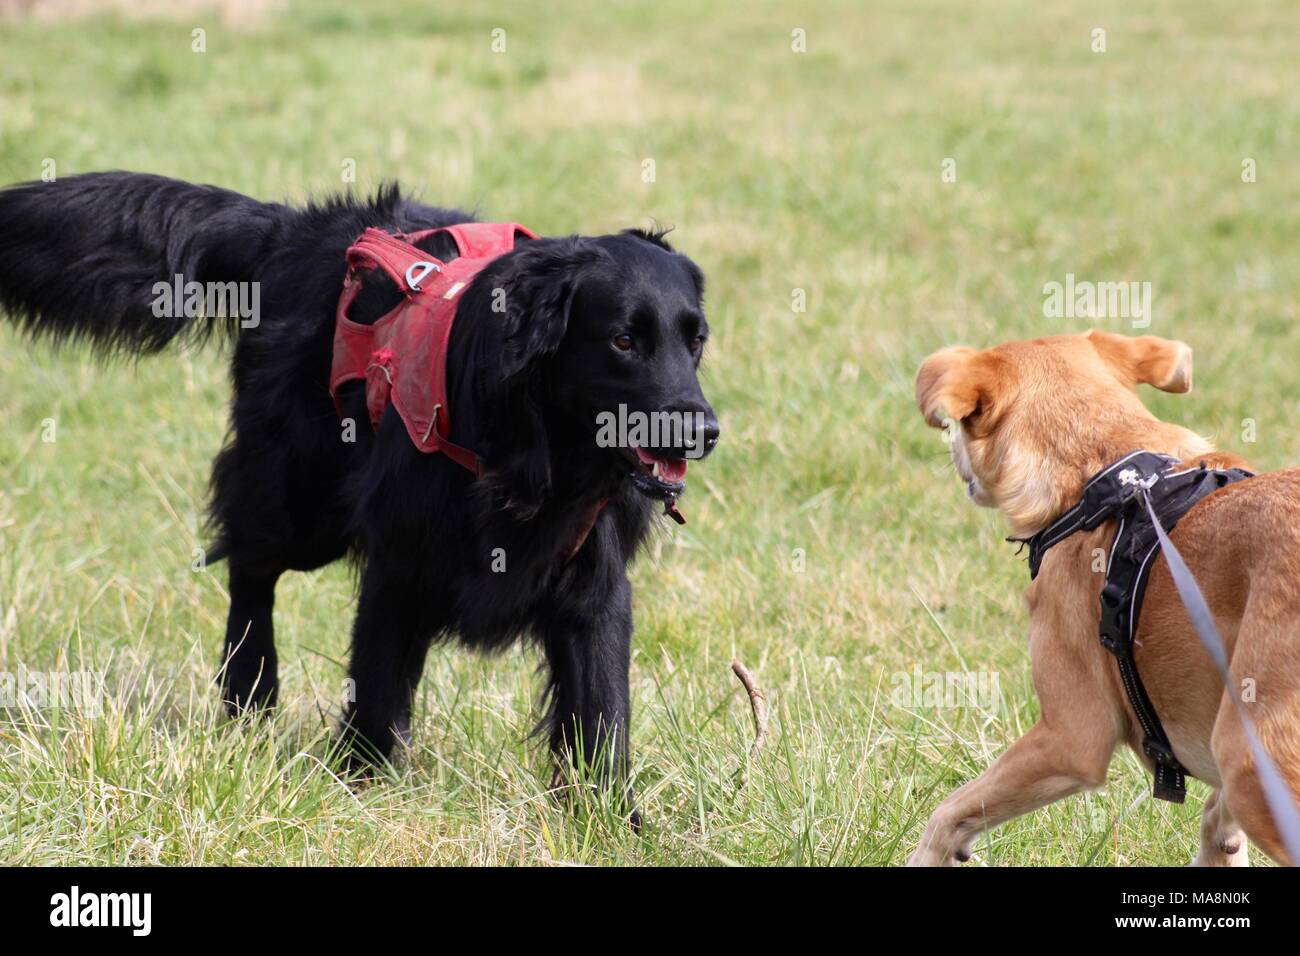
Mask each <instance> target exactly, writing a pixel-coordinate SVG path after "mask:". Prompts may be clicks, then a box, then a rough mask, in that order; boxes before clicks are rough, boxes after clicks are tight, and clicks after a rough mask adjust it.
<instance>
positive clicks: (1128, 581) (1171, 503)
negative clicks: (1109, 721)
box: [1008, 451, 1254, 803]
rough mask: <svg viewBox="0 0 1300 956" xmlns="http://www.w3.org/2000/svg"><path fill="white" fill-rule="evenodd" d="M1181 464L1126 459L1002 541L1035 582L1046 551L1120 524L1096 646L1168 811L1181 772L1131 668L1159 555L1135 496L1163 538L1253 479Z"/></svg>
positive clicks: (1179, 798) (1150, 457)
mask: <svg viewBox="0 0 1300 956" xmlns="http://www.w3.org/2000/svg"><path fill="white" fill-rule="evenodd" d="M1180 464H1181V463H1180V462H1179V461H1178V459H1176V458H1173V457H1171V456H1169V455H1158V454H1155V453H1153V452H1149V451H1135V452H1130V453H1129V454H1127V455H1125V456H1124V457H1123V458H1121V459H1120V460H1119V461H1117V462H1115V463H1113V464H1112V465H1110V466H1109V467H1107V468H1105V469H1104V470H1102V471H1100V472H1098V473H1097V474H1096V475H1095V476H1093V478H1092V479H1090V480H1089V482H1088V483H1087V484H1086V485H1084V487H1083V498H1082V499H1081V500H1080V501H1079V503H1078V504H1077V505H1075V506H1074V507H1073V508H1071V509H1070V510H1069V511H1067V512H1066V513H1065V514H1063V515H1061V517H1059V518H1057V519H1056V521H1054V522H1052V524H1050V525H1049V526H1048V527H1046V528H1044V529H1043V530H1042V531H1040V532H1038V534H1036V535H1034V536H1033V537H1032V538H1009V539H1008V540H1010V541H1018V542H1021V543H1023V544H1028V545H1029V576H1030V578H1031V579H1032V578H1036V577H1037V576H1038V569H1039V566H1040V565H1041V564H1042V562H1043V555H1044V554H1046V553H1047V549H1048V548H1050V547H1052V545H1054V544H1059V543H1060V542H1061V541H1064V540H1065V539H1066V538H1068V537H1069V536H1070V535H1072V534H1074V533H1075V532H1076V531H1091V530H1093V529H1094V528H1097V527H1099V526H1100V525H1101V524H1102V523H1103V522H1106V521H1109V520H1110V519H1112V518H1117V519H1119V529H1118V530H1117V531H1116V532H1115V541H1114V543H1113V544H1112V545H1111V548H1110V558H1109V560H1108V562H1107V564H1106V585H1105V587H1103V588H1102V591H1101V626H1100V631H1101V644H1102V647H1104V648H1106V650H1108V651H1110V652H1111V653H1112V654H1114V655H1115V659H1116V661H1118V662H1119V673H1120V677H1121V678H1122V679H1123V681H1124V690H1125V692H1126V693H1127V694H1128V700H1129V704H1131V705H1132V707H1133V712H1134V713H1135V714H1136V715H1137V718H1138V721H1139V723H1141V725H1142V731H1143V733H1144V734H1145V735H1146V736H1145V738H1144V739H1143V741H1142V752H1143V753H1145V754H1146V755H1147V756H1148V757H1150V758H1151V760H1152V762H1153V763H1154V764H1155V797H1156V799H1158V800H1168V801H1170V802H1172V803H1182V802H1183V798H1184V797H1185V796H1186V788H1187V784H1186V775H1187V771H1186V770H1185V769H1184V768H1183V765H1182V764H1181V763H1179V762H1178V758H1177V757H1176V756H1174V751H1173V748H1172V747H1171V746H1170V744H1169V738H1168V737H1167V736H1166V735H1165V731H1164V728H1163V727H1162V726H1161V725H1160V718H1159V717H1157V716H1156V712H1155V708H1154V707H1152V705H1151V698H1150V697H1148V696H1147V692H1146V688H1145V687H1144V686H1143V685H1142V678H1141V677H1139V676H1138V671H1137V665H1136V663H1135V662H1134V660H1133V641H1134V637H1135V635H1136V634H1137V625H1138V615H1139V614H1140V613H1141V611H1142V596H1143V594H1144V593H1145V592H1146V586H1147V578H1148V577H1149V576H1150V573H1151V567H1152V565H1153V564H1154V563H1155V557H1156V554H1157V553H1158V552H1159V550H1160V542H1159V540H1158V539H1157V537H1156V529H1155V527H1154V526H1153V525H1152V523H1151V518H1150V516H1149V514H1148V512H1147V509H1146V508H1145V506H1144V501H1143V494H1142V493H1143V492H1144V491H1145V497H1146V499H1147V500H1149V501H1150V503H1151V506H1152V509H1153V510H1154V511H1155V513H1156V516H1157V517H1158V518H1159V519H1160V524H1161V527H1162V528H1163V529H1164V530H1165V531H1166V532H1168V531H1171V530H1173V527H1174V525H1176V524H1177V523H1178V519H1180V518H1181V517H1182V516H1183V515H1185V514H1186V513H1187V512H1188V511H1190V510H1191V508H1192V506H1193V505H1195V504H1196V503H1197V502H1198V501H1200V500H1201V499H1202V498H1204V497H1205V496H1206V495H1209V494H1211V493H1212V492H1215V491H1218V490H1219V489H1220V488H1222V487H1224V486H1226V485H1230V484H1232V483H1233V482H1234V481H1241V480H1242V479H1244V478H1252V477H1254V475H1253V473H1252V472H1249V471H1244V470H1243V469H1241V468H1231V469H1227V470H1215V469H1211V468H1207V467H1206V466H1205V464H1204V463H1203V462H1202V463H1201V465H1200V466H1199V467H1197V468H1184V469H1182V470H1179V471H1176V470H1174V469H1176V468H1178V466H1179V465H1180Z"/></svg>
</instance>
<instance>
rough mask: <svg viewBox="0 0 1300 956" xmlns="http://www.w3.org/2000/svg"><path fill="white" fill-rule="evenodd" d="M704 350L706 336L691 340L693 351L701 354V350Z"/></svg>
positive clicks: (698, 336)
mask: <svg viewBox="0 0 1300 956" xmlns="http://www.w3.org/2000/svg"><path fill="white" fill-rule="evenodd" d="M702 348H704V336H702V335H697V336H695V338H693V339H691V351H692V352H694V353H696V354H697V355H698V354H699V351H700V349H702Z"/></svg>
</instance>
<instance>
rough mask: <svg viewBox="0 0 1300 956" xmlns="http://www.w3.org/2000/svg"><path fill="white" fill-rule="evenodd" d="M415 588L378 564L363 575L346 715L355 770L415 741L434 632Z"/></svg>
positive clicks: (346, 734) (350, 759)
mask: <svg viewBox="0 0 1300 956" xmlns="http://www.w3.org/2000/svg"><path fill="white" fill-rule="evenodd" d="M415 589H416V583H415V582H414V581H412V580H409V579H408V578H406V577H405V576H398V575H397V574H395V573H394V572H393V569H391V568H385V567H382V566H381V565H380V564H379V563H378V562H376V561H372V562H371V563H370V564H369V565H367V567H366V570H365V572H364V574H363V575H362V580H361V598H360V601H359V604H358V608H357V619H356V621H355V623H354V624H353V628H352V659H351V663H350V665H349V671H348V675H349V682H348V694H347V698H348V700H347V706H346V708H345V709H344V715H343V743H344V746H345V747H346V749H347V761H348V766H349V768H350V769H359V768H361V767H364V766H367V765H373V764H377V763H381V762H382V761H384V760H387V759H388V757H389V755H390V754H391V753H392V750H393V745H394V744H396V743H398V742H401V743H403V744H407V743H409V742H410V737H411V706H412V704H413V702H414V698H415V689H416V685H417V684H418V683H419V681H420V673H421V671H422V670H423V668H424V658H425V654H426V653H427V652H428V649H429V642H430V637H431V635H432V633H433V629H432V627H431V626H430V627H425V626H422V624H421V621H420V614H419V612H418V609H419V607H420V605H421V601H419V600H417V599H416V597H415V595H416V594H417V593H418V592H417V591H416V590H415ZM422 597H423V596H422Z"/></svg>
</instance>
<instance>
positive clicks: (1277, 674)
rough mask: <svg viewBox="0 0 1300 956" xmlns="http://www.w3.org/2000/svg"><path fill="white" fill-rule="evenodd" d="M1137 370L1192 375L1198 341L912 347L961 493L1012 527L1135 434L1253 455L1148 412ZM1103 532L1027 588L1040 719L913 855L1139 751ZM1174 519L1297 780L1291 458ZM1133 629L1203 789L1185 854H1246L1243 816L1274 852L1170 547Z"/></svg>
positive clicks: (1048, 511) (1259, 797) (1181, 387)
mask: <svg viewBox="0 0 1300 956" xmlns="http://www.w3.org/2000/svg"><path fill="white" fill-rule="evenodd" d="M1139 384H1147V385H1154V386H1155V387H1156V388H1159V389H1162V390H1164V391H1167V392H1186V391H1188V390H1189V389H1190V388H1191V387H1192V352H1191V349H1190V348H1189V347H1188V346H1186V345H1184V344H1183V343H1181V342H1173V341H1169V340H1167V339H1160V338H1155V337H1151V336H1146V337H1142V338H1129V337H1126V336H1121V335H1113V334H1110V333H1106V332H1098V331H1092V332H1089V333H1087V334H1086V335H1061V336H1055V337H1052V338H1043V339H1034V340H1032V341H1027V342H1010V343H1008V344H1006V345H999V346H997V347H995V348H991V349H986V350H984V351H977V350H975V349H971V348H965V347H955V348H947V349H944V350H942V351H940V352H936V353H935V354H933V355H931V356H930V357H929V358H927V359H926V360H925V362H924V363H923V364H922V365H921V369H920V372H919V373H918V374H917V379H916V398H917V403H918V404H919V405H920V407H921V411H922V413H923V414H924V415H925V420H926V421H927V422H928V423H929V424H930V425H932V426H934V427H936V428H938V427H944V426H945V424H946V423H947V424H949V426H950V427H951V429H952V434H951V440H952V441H951V444H952V457H953V461H954V462H955V464H956V466H957V471H958V472H959V473H960V474H961V477H962V479H963V480H964V481H965V482H966V485H967V489H968V491H969V494H970V496H971V498H972V499H973V500H974V501H975V502H976V504H979V505H984V506H986V507H993V508H999V509H1001V511H1002V512H1003V513H1005V514H1006V516H1007V517H1008V518H1009V519H1010V522H1011V527H1012V530H1013V532H1014V533H1015V534H1016V535H1017V536H1021V537H1028V536H1030V535H1032V534H1034V533H1035V532H1037V531H1039V530H1041V529H1043V528H1044V527H1046V526H1047V525H1049V524H1050V523H1051V522H1052V521H1053V520H1054V519H1056V518H1057V517H1058V516H1060V515H1061V514H1062V513H1063V512H1064V511H1066V510H1067V509H1068V508H1070V507H1071V506H1072V505H1074V504H1075V502H1077V501H1078V500H1079V496H1080V494H1081V491H1082V488H1083V485H1084V484H1085V483H1086V482H1087V481H1088V479H1089V478H1090V477H1091V476H1092V475H1094V474H1095V473H1097V472H1099V471H1100V470H1101V469H1103V468H1105V467H1106V466H1108V465H1109V464H1111V463H1112V462H1114V461H1116V460H1117V459H1119V458H1121V457H1122V456H1124V455H1125V454H1127V453H1128V452H1131V451H1134V450H1137V449H1143V450H1146V451H1152V452H1160V453H1164V454H1169V455H1173V456H1175V457H1177V458H1179V459H1180V460H1183V461H1186V462H1188V463H1189V464H1191V465H1195V464H1197V463H1199V462H1201V461H1204V462H1206V463H1207V464H1209V465H1210V466H1211V467H1216V468H1231V467H1245V463H1244V462H1243V461H1242V460H1241V459H1239V458H1237V457H1236V456H1235V455H1227V454H1222V453H1219V452H1215V451H1213V450H1212V448H1211V447H1210V445H1209V443H1208V442H1207V441H1206V440H1205V439H1203V438H1201V437H1199V436H1197V435H1195V434H1193V433H1192V432H1190V431H1188V430H1187V429H1185V428H1182V427H1180V426H1178V425H1171V424H1168V423H1166V422H1161V421H1159V420H1157V419H1156V418H1155V417H1154V416H1153V415H1152V414H1151V413H1150V412H1149V411H1147V409H1146V407H1145V406H1144V405H1143V404H1142V402H1141V401H1140V400H1139V398H1138V396H1137V390H1136V386H1137V385H1139ZM1114 535H1115V522H1114V521H1109V522H1106V523H1105V524H1103V525H1101V526H1100V527H1098V528H1097V529H1095V530H1094V531H1091V532H1087V531H1081V532H1078V533H1076V534H1074V535H1072V536H1071V537H1070V538H1068V539H1066V540H1065V541H1063V542H1062V543H1061V544H1059V545H1057V546H1056V547H1054V548H1053V549H1052V550H1050V551H1049V552H1047V554H1046V556H1045V558H1044V560H1043V563H1042V567H1041V570H1040V573H1039V574H1038V577H1037V578H1036V579H1035V580H1034V581H1033V583H1032V584H1031V585H1030V587H1029V589H1028V590H1027V591H1026V592H1025V599H1026V601H1027V602H1028V604H1029V613H1030V623H1029V652H1030V658H1031V661H1032V667H1033V679H1034V687H1035V689H1036V690H1037V692H1038V697H1039V701H1040V703H1041V716H1040V718H1039V720H1038V723H1037V724H1036V725H1035V726H1034V727H1033V729H1032V730H1030V731H1029V733H1027V734H1026V735H1025V736H1024V737H1022V738H1021V739H1019V740H1017V741H1016V742H1015V743H1014V744H1012V745H1011V746H1010V747H1009V748H1008V749H1007V751H1006V752H1005V753H1004V754H1002V756H1001V757H999V758H998V759H997V760H996V761H995V762H994V763H993V765H992V766H991V767H990V768H989V769H988V770H987V771H985V772H984V773H983V774H982V775H981V776H980V777H978V778H977V779H975V780H972V781H971V782H970V783H967V784H966V785H965V786H963V787H961V788H960V789H958V790H957V791H956V792H955V793H953V794H952V795H951V796H950V797H948V799H947V800H945V801H944V802H943V803H942V804H941V805H940V806H939V808H938V809H937V810H936V811H935V812H934V815H933V816H932V817H931V818H930V822H929V824H928V825H927V826H926V828H925V834H924V835H923V836H922V838H921V843H920V846H919V847H918V849H917V851H916V852H915V853H914V854H913V855H912V858H911V860H910V861H909V863H910V864H921V865H951V864H952V863H954V862H962V861H964V860H966V859H968V858H969V856H970V853H971V850H972V847H973V846H974V844H975V841H976V839H977V838H978V836H979V835H980V834H981V833H982V832H983V831H984V830H985V829H987V828H989V827H993V826H996V825H998V824H1000V823H1003V822H1005V821H1007V820H1010V819H1012V818H1013V817H1017V816H1020V815H1021V814H1024V813H1028V812H1030V811H1031V810H1036V809H1038V808H1039V807H1043V806H1045V805H1047V804H1049V803H1052V802H1053V801H1055V800H1059V799H1061V798H1062V797H1066V796H1069V795H1070V794H1072V793H1077V792H1078V791H1080V790H1086V789H1090V788H1096V787H1100V786H1101V785H1102V784H1103V783H1104V782H1105V780H1106V771H1107V767H1108V765H1109V764H1110V760H1111V756H1112V754H1113V753H1114V751H1115V748H1116V747H1117V746H1118V745H1119V744H1121V743H1127V744H1129V745H1130V746H1131V747H1133V748H1134V749H1135V750H1137V751H1138V754H1139V757H1141V759H1142V760H1143V761H1144V763H1146V764H1147V766H1148V768H1150V766H1151V765H1150V762H1149V761H1148V760H1147V758H1146V757H1144V756H1142V754H1141V746H1140V745H1141V741H1142V737H1143V734H1142V730H1141V727H1140V726H1139V725H1138V723H1137V721H1136V718H1135V716H1134V714H1133V711H1132V709H1131V708H1130V706H1129V703H1128V699H1127V697H1126V695H1125V693H1124V689H1123V686H1122V684H1121V681H1120V677H1119V672H1118V668H1117V666H1116V662H1115V660H1114V658H1113V657H1112V656H1111V655H1110V654H1109V653H1108V652H1107V651H1106V650H1105V649H1104V648H1102V646H1101V644H1100V643H1099V640H1098V624H1099V620H1100V604H1099V599H1100V593H1101V588H1102V585H1103V583H1104V579H1105V574H1104V573H1098V572H1096V571H1094V570H1093V568H1094V566H1095V565H1096V562H1095V561H1094V557H1093V555H1094V549H1102V551H1103V552H1105V551H1106V550H1107V549H1108V548H1109V546H1110V543H1111V541H1112V540H1113V538H1114ZM1171 537H1172V540H1173V542H1174V544H1175V545H1176V546H1177V547H1178V549H1179V550H1180V551H1181V552H1182V554H1183V556H1184V558H1185V559H1186V560H1187V563H1188V566H1189V567H1190V568H1191V570H1192V573H1193V574H1195V576H1196V578H1197V580H1198V581H1199V583H1200V586H1201V589H1202V591H1203V592H1204V594H1205V597H1206V600H1207V601H1208V602H1209V605H1210V608H1211V610H1212V611H1213V613H1214V616H1215V618H1216V620H1217V622H1218V626H1219V629H1220V631H1221V633H1222V635H1223V640H1224V642H1225V644H1226V646H1227V650H1228V656H1229V660H1230V665H1231V668H1230V669H1231V673H1232V677H1233V685H1232V687H1231V688H1230V689H1232V690H1236V691H1240V690H1241V689H1242V688H1243V687H1245V688H1253V696H1254V702H1253V703H1248V704H1247V707H1248V709H1249V711H1250V713H1251V716H1252V717H1253V719H1254V721H1255V724H1256V726H1257V727H1258V730H1259V735H1260V738H1261V740H1262V741H1263V743H1264V746H1265V748H1266V749H1267V750H1268V752H1269V753H1270V754H1271V755H1272V757H1273V759H1274V760H1275V761H1276V762H1277V764H1278V766H1279V769H1280V770H1281V773H1282V775H1283V777H1284V779H1285V780H1286V781H1287V784H1288V785H1289V787H1290V789H1291V792H1292V794H1294V795H1300V469H1291V470H1287V471H1280V472H1272V473H1269V474H1265V475H1259V476H1257V477H1255V478H1252V479H1250V480H1248V481H1243V482H1239V483H1237V484H1233V485H1229V486H1228V487H1226V488H1222V489H1220V490H1218V491H1216V492H1214V493H1213V494H1211V495H1210V496H1209V497H1207V498H1205V499H1204V500H1202V501H1201V502H1200V503H1198V504H1197V505H1195V506H1194V507H1193V508H1192V510H1191V511H1189V512H1188V513H1187V514H1186V515H1185V516H1184V517H1183V518H1182V520H1181V521H1180V522H1179V523H1178V525H1177V526H1176V527H1175V529H1174V531H1173V533H1172V535H1171ZM1136 637H1137V645H1138V646H1137V648H1136V651H1135V657H1136V661H1137V666H1138V670H1139V672H1140V674H1141V675H1142V679H1143V681H1144V682H1145V684H1146V687H1147V691H1148V693H1149V694H1150V696H1151V699H1152V702H1153V704H1154V705H1155V711H1156V713H1157V714H1158V715H1159V717H1160V720H1161V721H1162V723H1163V724H1164V728H1165V732H1166V733H1167V734H1168V736H1169V740H1170V742H1171V744H1172V745H1173V749H1174V752H1175V753H1176V754H1177V756H1178V758H1179V759H1180V760H1181V762H1182V764H1183V766H1184V767H1186V769H1187V771H1188V772H1189V773H1190V774H1192V775H1194V776H1195V777H1197V778H1199V779H1200V780H1202V781H1204V782H1205V783H1207V784H1209V785H1210V786H1211V787H1213V788H1214V793H1213V794H1212V795H1211V796H1210V798H1209V799H1208V800H1207V801H1206V803H1205V809H1204V815H1203V819H1202V824H1201V847H1200V852H1199V853H1198V854H1197V856H1196V859H1195V860H1194V861H1193V862H1194V863H1197V864H1201V865H1209V866H1243V865H1246V843H1245V839H1244V837H1243V833H1242V831H1243V830H1244V831H1245V834H1246V835H1248V836H1249V837H1250V839H1251V840H1253V841H1254V842H1255V843H1256V844H1257V845H1258V846H1259V847H1261V848H1262V849H1263V850H1264V851H1265V852H1266V853H1268V854H1269V856H1271V857H1273V858H1274V859H1276V860H1278V861H1280V862H1285V861H1286V853H1285V850H1284V848H1283V846H1282V842H1281V840H1280V838H1279V835H1278V832H1277V829H1276V827H1275V825H1274V822H1273V819H1272V816H1271V815H1270V813H1269V810H1268V807H1267V805H1266V803H1265V801H1264V797H1263V794H1262V791H1261V789H1260V785H1259V781H1258V778H1257V777H1256V773H1255V766H1254V760H1253V758H1252V756H1251V752H1250V749H1249V747H1248V745H1247V742H1246V739H1245V736H1244V733H1243V730H1242V726H1241V723H1240V720H1239V718H1238V715H1237V713H1236V712H1235V710H1234V703H1233V701H1232V700H1231V699H1230V698H1229V697H1228V696H1227V694H1226V693H1225V692H1224V688H1223V686H1222V684H1221V683H1220V680H1219V677H1218V674H1217V672H1216V671H1215V669H1214V665H1213V664H1212V663H1211V661H1210V658H1209V656H1208V655H1207V654H1206V653H1205V651H1204V649H1203V648H1202V646H1201V644H1200V643H1199V641H1198V640H1197V637H1196V635H1195V632H1194V631H1193V629H1192V625H1191V621H1190V619H1189V618H1188V616H1187V613H1186V612H1185V611H1184V609H1183V606H1182V603H1181V602H1180V600H1179V598H1178V594H1177V592H1176V591H1175V589H1174V586H1173V582H1172V580H1171V578H1170V576H1169V570H1168V566H1167V565H1166V564H1165V561H1164V559H1163V558H1159V559H1158V560H1157V562H1156V565H1155V567H1154V570H1153V571H1152V573H1151V577H1150V581H1149V584H1148V587H1147V591H1146V597H1145V600H1144V601H1143V604H1142V611H1141V617H1140V618H1139V627H1138V631H1137V635H1136ZM1243 696H1244V699H1247V700H1249V699H1250V697H1249V696H1245V695H1243ZM1293 862H1300V861H1293Z"/></svg>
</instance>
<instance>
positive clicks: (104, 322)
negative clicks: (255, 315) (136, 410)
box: [0, 172, 285, 353]
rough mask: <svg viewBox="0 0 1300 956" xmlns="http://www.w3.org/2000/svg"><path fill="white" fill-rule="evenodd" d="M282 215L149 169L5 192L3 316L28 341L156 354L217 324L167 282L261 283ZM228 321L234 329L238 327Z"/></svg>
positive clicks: (0, 235) (0, 269) (1, 212)
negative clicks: (198, 314) (199, 315)
mask: <svg viewBox="0 0 1300 956" xmlns="http://www.w3.org/2000/svg"><path fill="white" fill-rule="evenodd" d="M284 211H285V209H284V207H282V206H276V205H269V204H266V203H260V202H257V201H256V200H253V199H249V198H248V197H247V196H241V195H239V194H238V193H234V192H229V191H228V190H225V189H218V188H217V187H215V186H195V185H192V184H190V183H184V182H179V181H177V180H174V179H166V178H164V177H162V176H149V175H143V174H139V173H124V172H111V173H90V174H88V175H84V176H73V177H70V178H68V179H61V180H57V181H54V182H48V183H46V182H32V183H24V184H22V185H20V186H13V187H10V188H8V189H4V190H0V310H3V311H5V312H8V313H9V314H10V315H11V316H12V317H13V318H14V319H15V320H16V321H17V322H18V324H19V325H20V326H21V327H22V328H23V329H24V330H25V331H26V332H28V333H29V334H32V335H38V336H43V337H47V338H50V339H52V340H54V341H56V342H61V341H75V340H86V341H89V342H91V343H92V344H93V345H94V346H95V347H96V348H98V349H99V350H100V351H103V352H112V351H117V350H122V351H131V352H145V353H148V352H157V351H159V350H160V349H162V348H163V347H165V346H166V345H167V343H169V342H171V341H172V340H173V339H174V338H176V337H177V336H178V335H181V334H182V333H184V334H186V335H190V336H194V337H197V338H202V337H203V336H205V335H207V334H208V333H209V332H210V331H211V330H212V328H213V324H214V323H213V320H214V319H216V318H217V316H206V317H205V318H203V319H199V320H198V321H196V320H195V317H194V315H193V312H194V311H196V310H194V309H186V308H176V307H175V306H177V305H183V303H178V302H175V301H174V300H173V297H170V296H169V297H168V298H169V300H172V301H171V306H172V307H166V306H165V305H160V300H159V295H160V289H159V288H156V287H157V284H158V283H167V284H168V285H169V286H172V287H175V284H176V276H178V275H179V276H181V277H182V279H181V282H180V286H181V288H182V289H183V287H184V284H185V283H190V282H197V283H202V284H204V285H205V286H206V285H207V284H208V283H223V284H224V283H231V282H235V283H242V282H253V281H256V280H257V276H258V272H259V268H260V262H261V261H262V258H263V256H264V254H265V252H266V250H267V249H268V248H269V245H270V244H271V243H272V242H273V240H274V237H275V233H276V231H277V228H278V225H279V224H280V223H281V222H282V221H283V218H282V214H283V212H284ZM227 324H229V325H231V327H233V324H232V323H229V322H227Z"/></svg>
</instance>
